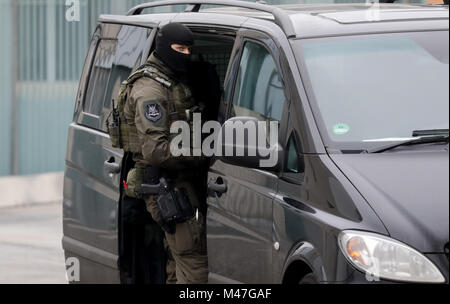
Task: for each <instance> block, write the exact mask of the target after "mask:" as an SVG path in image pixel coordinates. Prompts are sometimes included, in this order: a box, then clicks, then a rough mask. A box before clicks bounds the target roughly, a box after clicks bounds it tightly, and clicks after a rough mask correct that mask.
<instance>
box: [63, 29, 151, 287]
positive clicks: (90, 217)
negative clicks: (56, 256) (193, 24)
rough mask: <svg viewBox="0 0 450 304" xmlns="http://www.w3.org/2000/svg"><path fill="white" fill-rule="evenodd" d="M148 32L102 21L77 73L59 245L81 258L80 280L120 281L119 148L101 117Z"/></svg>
mask: <svg viewBox="0 0 450 304" xmlns="http://www.w3.org/2000/svg"><path fill="white" fill-rule="evenodd" d="M151 33H152V30H151V29H148V28H141V27H134V26H125V25H124V26H122V25H118V24H101V25H100V26H99V27H98V28H97V30H96V32H95V34H94V37H93V39H92V42H91V45H90V49H89V52H88V56H87V59H86V63H85V67H84V70H83V75H82V77H81V81H80V86H79V92H78V95H77V96H78V100H77V105H76V107H75V115H74V122H73V123H72V124H71V125H70V127H69V136H68V144H67V155H66V171H65V177H64V202H63V233H64V238H63V248H64V250H65V255H66V259H67V258H76V259H78V261H79V266H80V267H79V270H80V277H79V279H80V281H81V282H82V283H120V276H119V271H118V267H117V259H118V201H119V189H120V188H119V185H120V169H121V168H120V164H121V161H122V151H121V150H119V149H114V148H112V146H111V142H110V139H109V135H108V134H107V132H106V125H105V120H106V118H107V115H108V114H109V112H110V111H111V107H112V99H113V98H115V96H117V94H118V91H119V88H120V84H121V82H122V81H123V80H125V79H127V77H128V76H129V74H130V73H131V71H132V70H133V69H134V68H136V67H137V66H140V65H141V63H142V60H143V57H145V58H147V57H146V56H147V55H148V54H144V53H145V52H147V53H148V51H149V50H148V47H147V48H146V46H147V45H148V43H149V39H150V36H151Z"/></svg>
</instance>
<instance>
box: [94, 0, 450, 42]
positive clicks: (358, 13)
mask: <svg viewBox="0 0 450 304" xmlns="http://www.w3.org/2000/svg"><path fill="white" fill-rule="evenodd" d="M165 2H172V3H173V2H175V1H165ZM178 2H180V1H178ZM191 2H195V1H191ZM198 2H201V1H198ZM211 2H212V1H211ZM231 2H233V1H231ZM161 3H164V2H161ZM233 3H238V2H236V1H234V2H233ZM244 3H245V2H244ZM149 5H151V3H150V4H149ZM261 5H262V4H260V5H258V7H260V6H261ZM264 6H266V7H267V6H268V5H264ZM270 7H271V8H279V10H278V9H277V11H276V13H277V14H272V13H270V12H264V11H259V10H255V9H251V8H248V7H231V6H226V7H216V8H207V9H203V10H199V11H198V12H184V13H163V14H161V13H160V14H143V15H127V16H118V15H102V16H100V19H99V21H100V22H107V23H109V22H112V23H123V24H135V25H144V26H149V25H152V26H156V25H158V24H160V23H161V22H169V21H170V20H172V19H174V18H175V17H177V16H182V17H183V20H187V21H189V19H190V17H192V23H206V24H216V25H229V26H242V27H246V24H250V23H251V22H249V21H255V20H268V21H272V22H275V23H277V24H278V25H280V27H281V28H282V30H283V31H284V32H285V34H286V35H287V36H288V37H289V38H311V37H325V36H342V35H355V34H364V33H382V32H399V31H417V30H421V31H423V30H448V28H449V10H448V5H422V4H379V9H377V10H374V9H370V7H369V6H368V5H366V4H365V3H324V4H285V5H274V6H272V5H270ZM130 12H132V11H130ZM280 12H281V16H280ZM217 15H226V18H220V17H218V16H217ZM208 16H209V17H211V18H207V17H208ZM224 17H225V16H224ZM279 18H282V19H283V20H281V22H279V21H280V20H278V19H279Z"/></svg>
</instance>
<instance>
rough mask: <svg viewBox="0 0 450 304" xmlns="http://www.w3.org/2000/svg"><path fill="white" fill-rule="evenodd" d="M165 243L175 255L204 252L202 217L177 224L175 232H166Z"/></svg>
mask: <svg viewBox="0 0 450 304" xmlns="http://www.w3.org/2000/svg"><path fill="white" fill-rule="evenodd" d="M166 238H167V243H168V244H169V246H170V248H171V249H172V251H173V252H174V253H175V254H177V255H187V254H192V253H196V254H203V253H204V252H206V235H205V225H204V223H203V217H202V216H201V214H199V221H197V220H196V219H195V218H192V219H189V220H188V221H186V222H184V223H180V224H177V227H176V232H175V234H172V235H171V234H166Z"/></svg>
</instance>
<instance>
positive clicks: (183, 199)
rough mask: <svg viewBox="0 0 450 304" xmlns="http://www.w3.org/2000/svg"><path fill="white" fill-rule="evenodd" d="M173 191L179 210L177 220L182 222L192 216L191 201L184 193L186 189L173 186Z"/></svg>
mask: <svg viewBox="0 0 450 304" xmlns="http://www.w3.org/2000/svg"><path fill="white" fill-rule="evenodd" d="M173 192H174V194H175V197H176V201H177V203H178V207H179V210H180V219H179V222H181V223H182V222H185V221H187V220H188V219H190V218H192V217H194V209H193V208H192V205H191V202H190V201H189V197H188V196H187V194H186V190H185V189H178V188H174V191H173Z"/></svg>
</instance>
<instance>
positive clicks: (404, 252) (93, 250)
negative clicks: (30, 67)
mask: <svg viewBox="0 0 450 304" xmlns="http://www.w3.org/2000/svg"><path fill="white" fill-rule="evenodd" d="M209 2H210V3H208V1H199V0H188V1H184V0H175V1H161V2H154V3H148V4H142V5H140V6H138V7H135V8H133V9H132V10H131V11H130V12H129V13H128V15H127V16H112V15H102V16H101V17H100V19H99V25H98V27H97V29H96V31H95V33H94V35H93V38H92V41H91V44H90V48H89V51H88V54H87V58H86V63H85V66H84V70H83V73H82V77H81V80H80V84H79V90H78V94H77V100H76V106H75V112H74V119H73V122H72V123H71V125H70V128H69V137H68V144H67V157H66V170H65V179H64V209H63V226H64V238H63V240H62V243H63V247H64V250H65V254H66V257H67V258H69V257H72V258H77V259H78V260H79V261H80V271H81V273H80V274H81V276H80V281H81V282H82V283H130V282H129V281H127V280H126V279H125V278H126V277H127V275H129V273H127V275H126V274H125V273H124V272H127V271H132V272H134V275H133V276H132V277H133V278H134V279H133V282H131V283H139V282H144V283H162V282H164V276H165V273H164V264H165V259H166V257H165V255H164V251H163V243H162V233H161V231H160V230H159V228H158V227H157V226H156V225H155V224H154V223H151V222H147V224H142V225H141V224H136V225H134V226H132V227H131V228H130V226H129V225H128V224H125V223H124V219H123V211H124V209H125V208H127V206H124V205H123V204H122V203H121V200H120V198H121V195H122V186H121V180H122V178H123V176H126V175H125V174H126V173H127V172H126V171H127V167H128V166H127V164H126V162H123V161H122V158H123V154H122V151H121V150H118V149H114V148H112V146H111V143H110V140H109V136H108V134H107V130H106V125H105V120H106V116H107V114H108V113H109V112H110V111H111V107H112V100H113V99H114V98H116V96H117V94H118V91H119V88H120V84H121V82H122V81H123V80H125V79H127V77H128V76H129V75H130V73H132V72H133V71H134V70H136V69H137V68H138V67H139V66H141V65H142V64H143V63H144V62H145V61H146V59H147V57H148V56H149V54H150V52H151V51H152V48H153V45H152V44H153V42H154V38H155V34H156V32H157V31H158V28H160V27H162V26H163V25H165V24H167V23H170V22H181V23H183V24H185V25H187V26H188V27H189V28H190V29H191V30H192V31H193V32H194V34H195V39H196V47H195V49H194V57H195V56H197V57H202V58H203V60H206V61H208V62H210V63H211V64H213V65H214V66H215V68H216V71H217V74H218V76H219V78H220V82H221V84H220V85H221V91H222V97H221V101H220V104H218V105H217V109H218V111H217V121H219V122H221V123H225V122H226V121H227V120H229V119H234V120H239V119H241V118H242V120H245V119H248V118H249V117H253V118H256V119H258V120H269V119H270V120H272V121H276V122H278V127H279V134H278V146H279V157H278V160H277V163H276V165H275V166H273V167H271V168H261V167H259V166H258V165H255V162H254V159H249V158H246V157H231V158H230V157H229V158H226V157H215V158H213V159H212V160H211V166H210V169H209V172H208V177H207V181H205V184H206V183H207V185H208V188H209V190H208V196H207V199H206V201H207V202H206V203H207V240H208V256H209V270H210V275H209V282H210V283H295V284H298V283H337V282H340V283H354V282H357V283H373V282H422V283H448V282H449V277H448V273H449V253H448V251H449V245H448V242H449V151H448V148H449V144H448V143H449V142H448V128H449V40H448V39H449V35H448V29H449V23H448V22H449V20H448V19H449V11H448V6H447V5H432V6H427V5H406V4H380V5H379V8H377V7H371V6H368V5H366V4H365V3H363V4H355V3H353V4H317V5H302V4H297V5H280V6H270V5H266V4H261V3H250V2H244V1H233V0H219V1H209ZM205 4H214V5H215V6H217V7H213V8H204V7H203V5H205ZM167 5H186V10H185V12H183V13H160V14H145V10H146V9H148V8H153V7H156V6H167ZM373 5H376V4H373ZM205 186H206V185H205ZM149 235H152V236H153V237H152V238H149V237H148V236H149ZM128 277H129V276H128Z"/></svg>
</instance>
